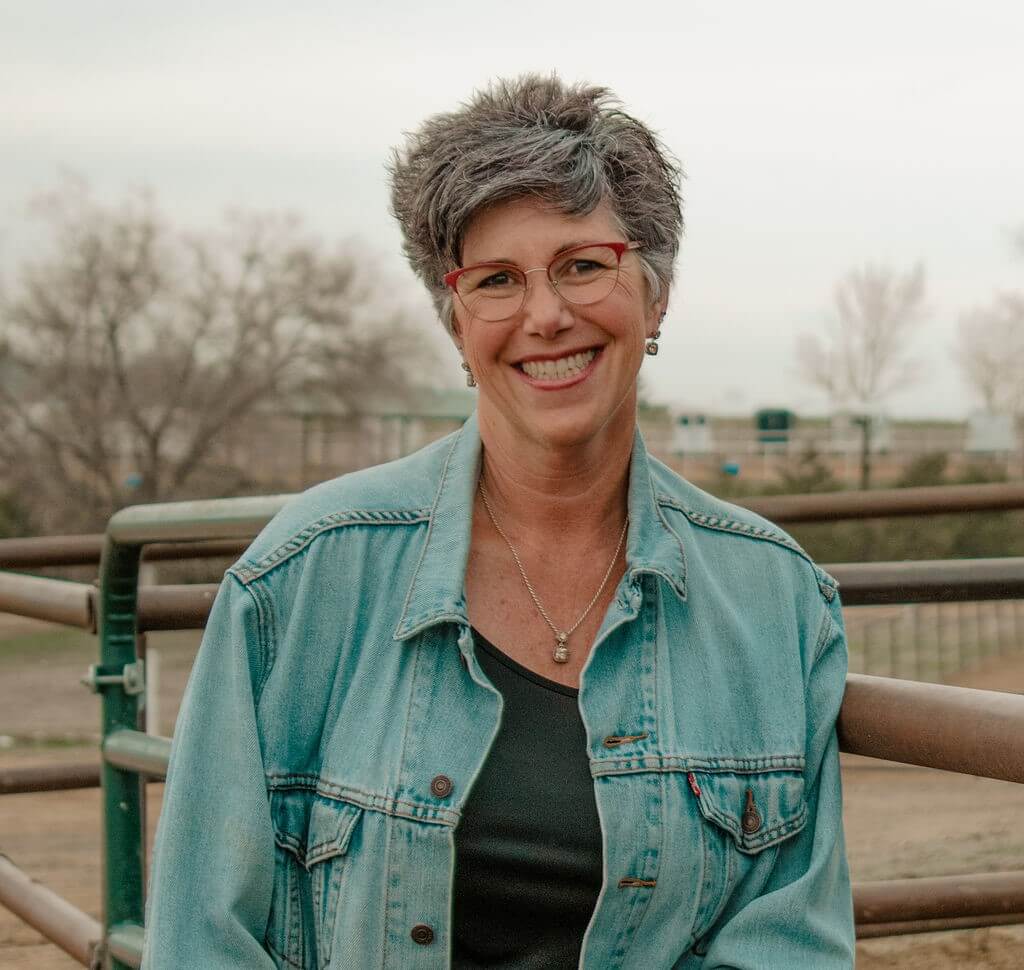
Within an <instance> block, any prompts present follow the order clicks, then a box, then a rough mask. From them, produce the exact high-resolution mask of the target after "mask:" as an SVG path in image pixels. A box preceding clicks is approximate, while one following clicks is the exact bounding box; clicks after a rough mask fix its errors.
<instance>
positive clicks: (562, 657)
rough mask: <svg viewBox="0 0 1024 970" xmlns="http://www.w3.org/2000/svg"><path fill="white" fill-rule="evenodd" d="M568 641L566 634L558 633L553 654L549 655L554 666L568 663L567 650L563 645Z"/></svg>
mask: <svg viewBox="0 0 1024 970" xmlns="http://www.w3.org/2000/svg"><path fill="white" fill-rule="evenodd" d="M568 639H569V634H568V633H559V634H558V635H557V636H556V638H555V652H554V653H553V654H551V659H552V660H554V662H555V663H556V664H564V663H568V662H569V648H568V647H567V646H566V645H565V641H566V640H568Z"/></svg>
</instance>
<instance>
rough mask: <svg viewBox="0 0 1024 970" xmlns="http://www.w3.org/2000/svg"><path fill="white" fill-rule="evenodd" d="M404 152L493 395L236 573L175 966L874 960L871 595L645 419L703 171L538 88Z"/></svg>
mask: <svg viewBox="0 0 1024 970" xmlns="http://www.w3.org/2000/svg"><path fill="white" fill-rule="evenodd" d="M391 177H392V201H393V208H394V211H395V214H396V215H397V217H398V219H399V222H400V224H401V227H402V231H403V233H404V237H405V244H406V252H407V255H408V257H409V259H410V262H411V264H412V266H413V268H414V270H415V271H416V272H417V274H418V275H419V276H420V277H421V278H422V279H423V280H424V282H425V283H426V284H427V286H428V288H429V289H430V292H431V294H432V296H433V298H434V300H435V303H436V305H437V308H438V311H439V314H440V316H441V319H442V320H443V321H444V322H445V324H446V325H447V327H448V329H449V331H450V333H451V335H452V338H453V339H454V341H455V344H456V346H457V347H458V348H459V350H460V352H461V354H462V357H463V361H464V363H463V367H464V368H465V370H466V373H467V377H468V380H469V382H470V383H471V384H475V385H477V386H478V387H479V404H478V409H477V412H476V414H475V415H474V416H473V417H472V418H471V419H470V420H469V421H468V422H467V423H466V425H465V426H464V427H463V428H462V429H461V430H460V431H459V432H458V433H456V434H454V435H452V436H450V437H449V438H447V439H444V440H443V441H441V442H438V443H436V444H434V445H432V446H430V447H428V448H426V449H424V450H423V451H421V452H419V453H417V454H415V455H412V456H411V457H409V458H406V459H403V460H402V461H399V462H396V463H393V464H391V465H386V466H382V467H378V468H372V469H368V470H366V471H364V472H360V473H357V474H354V475H349V476H345V477H343V478H340V479H338V480H336V481H333V482H328V483H326V484H324V485H321V486H319V487H317V488H314V489H312V490H311V491H309V492H307V493H306V494H304V495H302V496H300V497H299V498H297V499H296V500H295V501H293V502H292V503H290V504H289V505H288V506H287V507H286V508H285V509H284V510H283V511H282V512H281V513H280V514H279V515H278V516H277V517H276V518H275V519H274V521H273V522H272V523H271V524H270V525H269V526H268V527H267V529H266V530H265V531H264V532H263V534H262V535H261V536H260V537H259V538H258V539H257V540H256V541H255V543H254V544H253V546H252V547H251V548H250V549H249V550H248V552H247V553H246V554H245V555H244V556H243V557H242V559H241V560H240V561H239V562H238V563H237V564H236V565H235V566H234V567H233V568H232V569H231V570H230V571H229V572H228V575H227V578H226V580H225V583H224V585H223V587H222V589H221V592H220V594H219V596H218V599H217V603H216V606H215V608H214V610H213V614H212V616H211V618H210V622H209V626H208V628H207V632H206V637H205V639H204V644H203V647H202V650H201V651H200V654H199V657H198V659H197V662H196V666H195V669H194V672H193V675H192V679H191V682H190V685H189V689H188V693H187V697H186V700H185V702H184V705H183V708H182V713H181V716H180V719H179V723H178V730H177V733H176V737H175V745H174V752H173V757H172V763H171V771H170V776H169V780H168V787H167V791H166V795H165V801H164V809H163V817H162V819H161V828H160V836H159V839H158V844H157V849H156V855H155V862H154V875H153V895H152V899H151V902H150V911H149V920H148V922H149V930H148V938H147V956H146V962H145V966H146V967H148V968H150V970H157V968H164V967H168V968H169V967H175V968H180V967H202V968H213V967H222V968H242V967H246V968H252V967H275V966H276V967H320V968H324V967H332V968H333V967H337V968H342V967H345V968H347V967H359V968H363V967H366V968H371V967H372V968H395V970H414V968H428V967H429V968H438V967H446V966H449V965H450V966H454V967H460V968H469V967H516V968H529V967H545V968H553V967H576V966H580V967H587V968H599V970H608V968H612V967H643V968H652V970H653V968H669V967H677V968H697V967H703V968H706V970H709V968H712V967H732V968H750V970H755V968H756V970H766V968H769V970H771V968H778V970H782V968H785V970H799V968H808V970H810V968H813V970H823V968H840V967H851V966H852V965H853V956H852V953H853V946H852V941H853V927H852V915H851V904H850V892H849V879H848V874H847V868H846V861H845V857H844V850H843V837H842V825H841V806H840V781H839V769H838V756H837V747H836V740H835V730H834V722H835V718H836V715H837V712H838V709H839V704H840V700H841V697H842V693H843V687H844V680H845V658H846V653H845V641H844V636H843V628H842V619H841V616H840V611H839V599H838V596H837V595H836V588H835V584H834V582H833V581H832V580H831V579H830V578H829V577H828V576H827V575H825V574H824V573H823V572H821V571H820V570H819V569H817V567H815V566H814V565H813V564H812V563H811V562H810V560H809V559H808V558H807V557H806V555H805V554H804V553H803V552H802V551H801V550H800V549H799V547H798V546H797V545H796V544H795V543H794V542H793V541H792V540H791V539H790V538H789V537H788V536H786V535H785V534H784V533H782V532H780V531H779V530H778V529H776V528H775V527H773V526H772V525H770V524H769V523H767V522H765V521H764V520H762V519H759V518H758V517H757V516H755V515H753V514H751V513H749V512H746V511H744V510H741V509H738V508H734V507H732V506H729V505H726V504H724V503H722V502H719V501H717V500H716V499H714V498H712V497H711V496H709V495H706V494H704V493H703V492H701V491H699V490H698V489H696V488H694V487H693V486H691V485H689V484H688V483H686V482H685V481H683V480H682V479H680V478H679V477H678V476H676V475H675V474H673V473H672V472H671V471H669V470H668V469H667V468H665V467H664V466H663V465H661V464H659V463H658V462H657V461H655V460H654V459H653V458H651V457H649V456H648V454H647V452H646V450H645V448H644V444H643V441H642V439H641V438H640V436H639V434H638V433H637V431H636V410H637V375H638V372H639V370H640V366H641V363H642V362H643V360H644V359H645V351H646V354H649V355H652V354H655V353H656V352H657V346H658V344H657V341H658V339H659V337H660V329H661V326H662V320H663V318H664V315H665V308H666V305H667V301H668V295H669V287H670V284H671V281H672V265H673V259H674V256H675V254H676V250H677V246H678V239H679V234H680V231H681V215H680V202H679V195H678V171H677V169H676V168H675V167H674V165H673V163H672V162H671V161H670V160H669V158H668V156H667V154H666V152H665V151H664V150H663V149H662V148H661V146H660V145H659V143H658V141H657V139H656V138H655V136H654V135H653V134H652V133H651V132H650V131H649V130H648V129H647V128H646V127H645V126H644V125H642V124H641V123H640V122H638V121H636V120H635V119H633V118H631V117H630V116H628V115H627V114H624V113H623V112H621V111H620V110H618V109H617V108H616V106H615V104H614V102H613V101H612V99H611V97H610V96H609V94H608V92H607V91H605V90H604V89H601V88H594V87H585V86H566V85H563V84H562V83H561V82H559V81H558V80H557V79H556V78H553V77H552V78H539V77H535V76H527V77H523V78H520V79H518V80H515V81H512V82H508V83H502V84H497V85H495V86H493V87H492V88H491V89H489V90H488V91H486V92H483V93H481V94H478V95H477V96H476V97H475V98H474V99H473V100H472V101H471V102H470V103H469V104H468V105H466V106H465V107H463V108H461V109H460V110H458V111H456V112H454V113H452V114H448V115H441V116H438V117H435V118H432V119H430V120H429V121H428V122H427V123H426V124H425V125H424V126H423V127H422V128H421V129H420V131H419V132H418V133H416V134H414V135H412V136H410V138H409V140H408V143H407V144H406V146H405V148H404V149H403V150H402V151H401V152H400V153H397V154H396V158H395V161H394V164H393V166H392V170H391ZM711 363H714V364H715V365H716V366H722V367H726V366H728V364H727V361H725V360H723V361H721V362H717V361H716V362H711Z"/></svg>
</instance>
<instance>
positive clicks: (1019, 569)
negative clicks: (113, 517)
mask: <svg viewBox="0 0 1024 970" xmlns="http://www.w3.org/2000/svg"><path fill="white" fill-rule="evenodd" d="M825 569H826V570H827V571H828V572H830V573H831V574H832V575H833V576H835V577H836V579H837V580H838V581H839V586H840V591H841V594H842V598H843V605H844V606H866V605H877V604H883V603H886V604H895V603H937V602H944V603H951V602H957V601H960V602H968V601H971V602H976V601H979V600H990V599H1024V558H1021V557H1017V558H1012V557H1007V558H1002V559H958V560H938V561H934V562H930V561H926V560H922V561H918V562H878V563H837V564H833V565H828V566H826V567H825ZM216 594H217V585H216V584H215V583H194V584H189V585H165V586H146V587H143V588H142V589H141V590H139V593H138V599H137V604H136V610H137V612H136V630H137V631H138V632H140V633H144V632H147V631H150V630H199V629H202V627H203V626H204V625H205V624H206V620H207V617H208V616H209V613H210V608H211V606H212V605H213V600H214V597H215V596H216ZM97 595H98V593H97V590H96V588H95V587H94V586H91V585H89V584H87V583H72V582H67V581H65V580H60V579H45V578H43V577H40V576H25V575H22V574H18V573H4V572H0V612H8V613H17V614H19V615H21V616H28V617H33V618H35V619H39V620H49V621H51V622H54V623H63V624H65V625H67V626H75V627H79V628H81V629H85V630H89V631H91V632H93V633H95V632H96V617H97V612H98V606H97V603H96V600H97Z"/></svg>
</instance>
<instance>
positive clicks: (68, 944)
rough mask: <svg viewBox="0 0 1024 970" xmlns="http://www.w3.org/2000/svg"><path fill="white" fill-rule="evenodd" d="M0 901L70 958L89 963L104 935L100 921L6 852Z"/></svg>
mask: <svg viewBox="0 0 1024 970" xmlns="http://www.w3.org/2000/svg"><path fill="white" fill-rule="evenodd" d="M0 904H2V905H4V906H6V907H7V908H8V909H9V910H10V911H11V912H12V913H14V915H15V916H17V917H18V918H19V919H21V920H23V921H24V922H26V923H28V925H29V926H31V927H32V928H33V929H35V930H38V931H39V932H40V933H42V934H43V936H45V937H46V938H47V939H48V940H52V941H53V942H54V943H56V944H57V946H59V947H60V948H61V949H62V950H63V951H64V952H65V953H67V954H68V956H70V957H71V958H72V959H74V960H77V961H78V962H79V963H81V964H84V965H85V966H90V964H91V961H92V956H93V951H94V950H95V949H96V947H97V945H98V944H99V942H100V940H101V939H102V938H103V929H102V927H101V926H100V924H99V923H98V922H97V921H96V920H94V919H93V918H92V917H91V916H89V915H88V914H87V913H83V912H82V911H81V910H80V909H78V908H77V907H75V906H72V905H71V903H69V902H68V901H67V900H66V899H64V898H63V897H62V896H58V895H57V893H55V892H54V891H53V890H52V889H48V888H47V887H46V886H44V885H42V883H39V882H36V880H34V879H32V878H31V877H29V876H27V875H25V873H23V872H22V871H21V870H20V869H19V868H18V867H17V866H16V865H15V864H14V863H13V862H11V860H10V859H8V858H7V856H5V855H0ZM139 962H140V963H141V962H142V961H141V953H140V960H139ZM137 965H138V964H136V966H137Z"/></svg>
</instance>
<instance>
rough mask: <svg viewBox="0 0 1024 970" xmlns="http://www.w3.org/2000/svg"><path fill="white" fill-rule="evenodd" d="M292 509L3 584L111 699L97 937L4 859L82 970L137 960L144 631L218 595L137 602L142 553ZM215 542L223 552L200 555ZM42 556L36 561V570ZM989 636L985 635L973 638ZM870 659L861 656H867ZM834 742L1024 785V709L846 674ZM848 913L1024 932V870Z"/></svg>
mask: <svg viewBox="0 0 1024 970" xmlns="http://www.w3.org/2000/svg"><path fill="white" fill-rule="evenodd" d="M887 496H888V497H887ZM929 499H930V503H929ZM282 502H283V497H281V496H276V497H271V498H256V499H232V500H222V501H213V502H194V503H174V504H168V505H159V506H148V507H136V508H132V509H125V510H123V511H122V512H119V513H118V514H117V515H115V516H114V518H113V519H112V520H111V522H110V525H109V527H108V530H107V534H106V538H105V540H104V548H103V553H102V565H101V577H100V584H99V588H98V589H96V588H94V587H92V586H89V585H86V584H79V583H66V582H62V581H60V580H53V579H43V578H40V577H34V576H24V575H15V574H11V573H0V610H4V611H8V612H19V613H22V614H23V615H26V616H35V617H40V618H43V619H53V620H57V621H58V622H62V623H67V624H70V625H73V626H78V627H82V628H85V629H92V630H94V631H95V632H97V633H98V634H99V640H100V662H99V663H98V664H97V665H95V666H94V667H93V668H92V670H91V671H90V675H89V680H90V682H91V685H92V686H93V687H94V689H96V690H97V692H98V693H99V694H100V695H101V702H102V724H103V741H102V746H101V751H102V766H101V769H100V776H101V781H102V786H103V803H104V836H105V839H104V845H105V851H104V860H103V864H104V865H103V887H104V923H103V925H102V926H100V925H99V924H98V923H97V922H96V921H95V920H92V919H91V918H90V917H89V916H87V915H86V914H84V913H82V912H80V911H79V910H77V909H75V908H74V907H72V906H71V905H70V904H69V903H67V902H66V901H65V900H62V899H60V898H59V897H57V896H56V895H55V894H53V893H52V892H50V891H49V890H47V889H45V888H44V887H41V886H39V885H38V884H37V883H35V882H33V881H31V880H29V879H28V878H27V877H26V876H24V874H22V873H21V872H20V871H19V870H18V869H17V868H16V867H15V866H14V865H13V864H12V863H11V862H10V861H9V860H6V859H3V858H2V857H0V903H3V904H4V905H6V906H7V907H8V908H10V909H11V910H12V911H14V912H15V913H16V914H17V915H19V916H20V917H21V918H23V919H24V920H26V921H27V922H29V923H30V924H31V925H33V926H35V927H36V928H37V929H39V930H40V931H41V932H42V933H44V935H46V936H47V937H48V938H49V939H52V940H53V941H54V942H56V943H57V944H58V945H60V946H61V947H63V948H64V949H65V950H66V951H67V952H68V953H69V954H71V955H72V956H73V957H74V958H75V959H76V960H78V961H79V962H80V963H83V964H86V965H91V966H94V967H100V966H102V967H104V968H109V970H124V968H128V967H137V966H139V964H140V962H141V952H142V941H143V934H144V929H143V908H144V904H143V900H144V888H145V887H144V870H145V835H144V825H143V819H144V805H145V791H146V784H145V783H146V781H147V780H148V779H153V778H161V777H163V774H164V772H165V771H166V767H167V760H168V755H169V750H170V741H169V739H166V738H155V737H152V736H150V735H147V734H145V733H143V732H142V731H140V730H139V727H140V710H141V701H142V699H143V698H144V696H145V689H146V679H145V666H144V661H143V660H142V658H140V656H139V654H138V642H139V637H140V634H143V633H144V631H145V630H147V629H149V630H151V629H182V628H197V627H201V626H202V625H203V623H204V622H205V618H206V615H207V614H208V612H209V608H210V604H211V601H212V592H213V587H209V586H187V587H155V588H144V589H143V590H142V591H141V592H140V591H139V589H138V575H139V566H140V562H141V559H142V552H143V548H144V547H150V544H154V543H159V544H162V545H161V547H160V548H161V552H160V553H159V554H160V555H162V556H166V557H168V558H174V557H175V554H176V553H177V554H181V553H188V554H189V555H197V554H198V555H203V554H215V555H224V554H225V552H227V553H228V554H231V552H232V551H235V550H237V549H239V548H240V547H241V545H243V544H244V543H243V541H242V540H245V539H248V538H249V537H251V536H252V535H254V534H255V533H256V531H258V529H259V528H260V527H261V526H262V525H263V524H264V523H265V522H266V521H267V520H268V519H269V518H270V517H271V515H273V513H274V512H276V511H277V509H278V508H279V507H280V505H281V504H282ZM858 503H859V504H858ZM954 505H955V506H956V508H955V509H954V508H953V506H954ZM1019 507H1024V486H1021V487H1018V486H973V487H971V488H970V489H969V490H967V491H965V490H964V489H961V488H957V489H948V488H944V489H908V490H905V491H904V492H898V493H883V492H871V493H853V494H850V495H844V494H832V495H828V496H811V497H805V496H797V497H787V498H783V499H773V500H770V501H769V500H765V501H763V502H759V503H758V510H759V511H763V512H765V513H766V514H769V515H772V516H774V517H775V518H776V520H778V521H820V520H823V519H835V518H844V517H866V516H868V515H886V514H915V515H919V514H923V513H925V512H936V513H939V512H941V513H948V512H950V511H954V510H959V511H967V510H976V509H979V508H985V509H991V508H1019ZM837 510H838V514H837ZM87 538H88V537H87ZM19 541H20V542H21V543H22V546H21V547H20V549H16V550H13V551H12V548H11V546H10V545H7V547H6V548H5V546H4V543H0V564H4V563H6V564H7V566H8V568H10V567H11V566H14V567H15V568H22V569H24V568H34V567H38V566H41V565H56V564H59V562H62V561H63V562H66V561H67V560H66V559H65V560H61V559H60V550H59V548H56V547H55V546H54V545H53V540H48V541H49V542H50V547H49V549H48V550H46V551H45V554H44V551H43V543H42V542H39V541H36V542H35V544H33V541H32V540H19ZM26 542H27V545H26V544H25V543H26ZM211 542H212V543H216V544H215V545H207V544H206V543H211ZM168 543H170V544H180V545H178V546H175V545H167V544H168ZM197 544H198V545H197ZM95 551H96V550H95V543H93V544H92V545H90V544H89V543H86V542H79V543H78V546H77V550H76V552H75V553H74V555H76V556H78V558H77V559H75V560H74V561H76V562H94V561H95V559H94V558H89V557H93V556H94V555H95ZM33 555H34V556H35V557H36V558H35V559H34V560H32V561H31V564H30V562H29V557H31V556H33ZM828 568H829V569H830V571H831V572H833V573H834V575H836V576H837V578H838V579H839V581H840V583H841V585H842V588H843V597H844V602H845V603H847V604H861V605H867V604H907V603H918V604H919V603H930V602H936V601H938V602H942V603H947V604H948V603H953V604H956V603H960V602H962V601H968V600H969V601H977V600H1009V599H1012V600H1018V599H1024V559H995V560H968V561H953V562H932V563H928V562H923V563H921V562H919V563H859V564H840V565H835V566H831V567H828ZM1017 605H1019V604H1014V608H1013V612H1012V617H1013V619H1012V622H1013V623H1015V622H1016V621H1017V609H1016V607H1017ZM921 609H924V610H927V609H928V608H921ZM924 615H926V614H924ZM886 622H889V621H886ZM983 625H984V624H981V623H979V624H978V626H979V629H980V628H981V626H983ZM870 626H871V624H868V625H867V627H870ZM867 627H866V628H867ZM864 642H865V643H867V642H868V640H867V639H865V641H864ZM891 642H892V641H890V643H891ZM938 642H939V640H938V639H936V643H938ZM869 653H870V650H869V648H868V647H864V657H865V658H866V657H867V656H868V654H869ZM891 653H892V648H891V647H890V648H889V650H888V654H891ZM888 654H887V655H888ZM924 655H927V651H926V652H925V654H924ZM932 655H933V656H935V657H940V656H941V650H940V651H939V652H935V651H934V650H933V651H932ZM936 662H937V661H936ZM838 732H839V740H840V747H841V749H842V750H844V751H847V752H852V753H855V754H860V755H867V756H870V757H875V758H884V759H887V760H891V761H899V762H903V763H906V764H916V765H924V766H928V767H934V768H941V769H945V770H949V771H958V772H966V773H969V774H972V775H977V776H983V777H989V778H999V779H1004V780H1008V781H1014V782H1019V783H1020V782H1024V741H1022V738H1024V696H1018V695H1014V694H1004V693H996V692H990V691H977V690H968V689H965V688H957V687H948V686H940V685H937V684H923V683H914V682H910V681H906V680H899V679H895V678H890V677H886V678H882V677H873V676H866V675H864V674H858V673H851V674H850V675H849V677H848V680H847V690H846V695H845V698H844V701H843V707H842V711H841V714H840V719H839V724H838ZM93 781H94V779H93V778H92V777H81V776H80V777H78V778H69V777H68V776H66V775H65V776H61V775H60V774H59V772H52V771H51V772H50V773H49V774H48V775H46V774H45V773H42V774H39V775H37V776H36V777H35V778H28V779H26V778H21V779H19V778H16V777H15V778H11V777H8V778H6V779H3V778H0V784H2V785H3V786H4V788H5V789H6V790H7V791H26V790H52V789H55V788H60V787H65V788H66V787H72V786H73V785H75V784H78V783H81V784H89V783H92V782H93ZM854 900H855V913H856V917H857V926H858V935H860V936H872V935H883V934H893V933H902V932H919V931H922V930H925V929H937V928H947V929H948V928H954V927H965V926H977V925H993V924H996V923H1001V922H1024V873H1018V872H1011V873H994V874H980V875H977V876H959V877H945V878H932V879H914V880H898V881H894V882H884V883H861V884H858V885H857V886H855V887H854Z"/></svg>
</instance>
